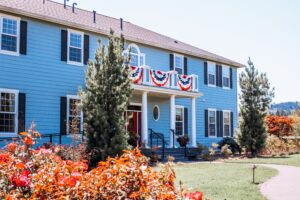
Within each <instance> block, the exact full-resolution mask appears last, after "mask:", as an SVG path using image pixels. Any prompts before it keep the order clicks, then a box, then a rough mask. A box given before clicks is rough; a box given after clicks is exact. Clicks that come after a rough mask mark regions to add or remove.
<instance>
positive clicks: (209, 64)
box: [207, 61, 217, 87]
mask: <svg viewBox="0 0 300 200" xmlns="http://www.w3.org/2000/svg"><path fill="white" fill-rule="evenodd" d="M210 67H214V71H215V74H211V75H214V77H215V78H214V80H215V83H214V84H210V83H209V75H210V73H209V68H210ZM207 85H208V86H209V87H217V72H216V63H214V62H209V61H208V62H207Z"/></svg>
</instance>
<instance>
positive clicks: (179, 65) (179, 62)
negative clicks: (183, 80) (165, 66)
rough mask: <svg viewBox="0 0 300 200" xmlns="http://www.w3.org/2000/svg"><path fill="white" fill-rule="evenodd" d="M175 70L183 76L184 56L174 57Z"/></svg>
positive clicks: (176, 55)
mask: <svg viewBox="0 0 300 200" xmlns="http://www.w3.org/2000/svg"><path fill="white" fill-rule="evenodd" d="M174 69H175V71H176V72H177V73H178V74H183V56H182V55H178V54H175V55H174Z"/></svg>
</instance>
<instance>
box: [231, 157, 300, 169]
mask: <svg viewBox="0 0 300 200" xmlns="http://www.w3.org/2000/svg"><path fill="white" fill-rule="evenodd" d="M226 162H230V163H257V164H278V165H290V166H296V167H300V154H294V155H287V156H281V157H270V158H244V159H238V160H227V161H226Z"/></svg>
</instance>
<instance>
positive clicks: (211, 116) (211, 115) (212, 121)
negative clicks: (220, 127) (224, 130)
mask: <svg viewBox="0 0 300 200" xmlns="http://www.w3.org/2000/svg"><path fill="white" fill-rule="evenodd" d="M208 118H209V123H210V124H215V122H216V116H215V111H209V115H208Z"/></svg>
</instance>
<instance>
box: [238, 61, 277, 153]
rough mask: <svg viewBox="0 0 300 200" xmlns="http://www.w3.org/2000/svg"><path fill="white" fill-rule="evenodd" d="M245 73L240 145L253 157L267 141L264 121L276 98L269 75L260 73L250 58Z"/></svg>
mask: <svg viewBox="0 0 300 200" xmlns="http://www.w3.org/2000/svg"><path fill="white" fill-rule="evenodd" d="M248 65H249V66H247V67H246V69H245V72H242V73H241V75H240V77H239V81H240V88H241V94H240V96H239V97H240V115H241V119H242V120H241V124H240V135H239V137H238V139H239V142H240V144H241V145H242V146H243V147H245V148H246V149H247V150H248V151H250V152H251V154H252V155H253V156H255V155H256V154H257V153H259V152H260V151H261V150H262V149H263V147H264V145H265V140H266V127H265V123H264V119H265V117H266V115H267V110H268V108H269V106H270V103H271V102H272V98H273V97H274V89H273V88H271V86H270V83H269V80H268V78H267V75H266V74H265V73H259V72H258V70H257V69H256V68H255V66H254V64H253V63H252V61H251V60H250V58H249V61H248Z"/></svg>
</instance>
